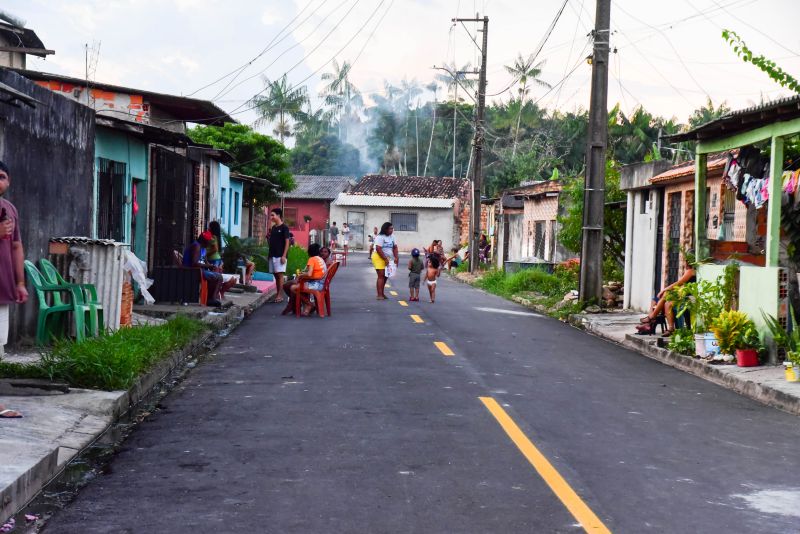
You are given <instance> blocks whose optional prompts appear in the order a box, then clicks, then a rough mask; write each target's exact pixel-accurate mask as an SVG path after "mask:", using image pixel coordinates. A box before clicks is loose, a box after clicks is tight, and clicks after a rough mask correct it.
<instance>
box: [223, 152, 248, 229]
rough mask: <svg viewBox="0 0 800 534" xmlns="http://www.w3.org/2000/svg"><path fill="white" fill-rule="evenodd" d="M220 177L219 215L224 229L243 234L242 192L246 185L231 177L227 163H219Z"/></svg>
mask: <svg viewBox="0 0 800 534" xmlns="http://www.w3.org/2000/svg"><path fill="white" fill-rule="evenodd" d="M216 167H217V169H218V177H219V217H218V220H219V222H220V225H221V226H222V229H223V230H224V231H225V232H226V233H228V234H230V235H232V236H235V237H240V236H241V235H242V193H243V192H244V185H243V184H242V182H241V181H239V180H234V179H231V170H230V169H229V168H228V166H227V165H223V164H222V163H217V164H216Z"/></svg>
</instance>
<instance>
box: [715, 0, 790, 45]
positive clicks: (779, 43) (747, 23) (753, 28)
mask: <svg viewBox="0 0 800 534" xmlns="http://www.w3.org/2000/svg"><path fill="white" fill-rule="evenodd" d="M711 1H712V2H714V3H715V4H716V5H717V6H719V7H720V9H722V10H723V11H725V13H727V14H728V15H730V16H731V17H733V18H735V19H736V20H738V21H739V22H741V23H742V24H744V25H745V26H747V27H748V28H750V29H752V30H755V31H756V32H758V33H760V34H761V35H763V36H764V37H766V38H767V39H769V40H770V41H772V42H773V43H775V44H776V45H778V46H780V47H781V48H783V49H784V50H786V51H787V52H789V53H791V54H794V55H798V54H797V52H795V51H794V50H791V49H789V48H787V47H786V46H784V44H783V43H781V42H780V41H776V40H775V39H773V38H772V37H771V36H770V35H768V34H766V33H764V32H762V31H761V30H759V29H758V28H756V27H755V26H753V25H752V24H750V23H749V22H747V21H745V20H742V19H740V18H739V17H737V16H736V15H734V14H733V13H731V12H730V11H728V9H727V8H726V7H723V6H720V4H719V2H717V0H711Z"/></svg>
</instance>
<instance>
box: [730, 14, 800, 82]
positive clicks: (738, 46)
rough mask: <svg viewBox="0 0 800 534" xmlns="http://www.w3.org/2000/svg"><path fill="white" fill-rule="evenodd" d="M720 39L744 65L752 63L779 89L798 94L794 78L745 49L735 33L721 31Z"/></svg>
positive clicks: (764, 58)
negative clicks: (783, 88) (779, 87)
mask: <svg viewBox="0 0 800 534" xmlns="http://www.w3.org/2000/svg"><path fill="white" fill-rule="evenodd" d="M722 38H723V39H725V42H726V43H728V44H729V45H731V46H732V47H733V51H734V52H736V55H737V56H739V58H741V59H742V61H744V62H745V63H752V64H753V65H755V66H756V67H758V69H759V70H761V72H764V73H765V74H767V76H769V77H770V78H772V80H773V81H775V82H776V83H777V84H778V85H780V86H781V87H786V88H787V89H791V90H792V91H794V92H795V93H800V82H798V81H797V79H796V78H794V77H793V76H791V75H790V74H789V73H787V72H785V71H784V70H783V69H782V68H780V67H779V66H778V65H777V64H776V63H775V62H774V61H772V60H770V59H767V58H766V57H764V56H763V55H759V56H756V55H754V53H753V51H752V50H750V48H748V47H747V45H746V44H745V42H744V41H743V40H742V38H741V37H739V35H738V34H737V33H736V32H735V31H732V30H722Z"/></svg>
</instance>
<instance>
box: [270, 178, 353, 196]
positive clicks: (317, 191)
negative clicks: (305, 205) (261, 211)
mask: <svg viewBox="0 0 800 534" xmlns="http://www.w3.org/2000/svg"><path fill="white" fill-rule="evenodd" d="M294 182H295V188H294V189H293V190H292V191H291V192H289V193H286V194H285V195H284V198H290V199H291V198H295V199H302V198H306V199H310V200H333V199H334V198H336V195H338V194H339V193H341V192H343V191H347V190H348V189H350V187H351V186H352V185H353V184H354V183H355V177H354V176H317V175H310V174H295V175H294Z"/></svg>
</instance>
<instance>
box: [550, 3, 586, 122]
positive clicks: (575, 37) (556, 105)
mask: <svg viewBox="0 0 800 534" xmlns="http://www.w3.org/2000/svg"><path fill="white" fill-rule="evenodd" d="M583 2H584V0H581V7H580V9H578V10H576V9H575V6H573V5H572V4H570V5H569V7H570V8H572V11H573V12H574V13H575V14H576V15H577V20H576V21H575V31H574V32H573V33H572V43H570V45H569V53H568V54H567V60H566V61H565V62H564V72H562V73H561V75H562V76H564V75H565V74H567V66H568V65H569V62H570V59H571V58H572V49H573V48H574V46H575V41H576V40H577V39H578V25H579V24H580V23H582V22H583V18H582V17H581V9H583ZM584 28H585V25H584ZM563 88H564V86H563V85H562V86H561V87H559V89H558V92H557V93H556V104H555V106H553V107H555V108H558V100H559V99H560V98H561V89H563Z"/></svg>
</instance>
